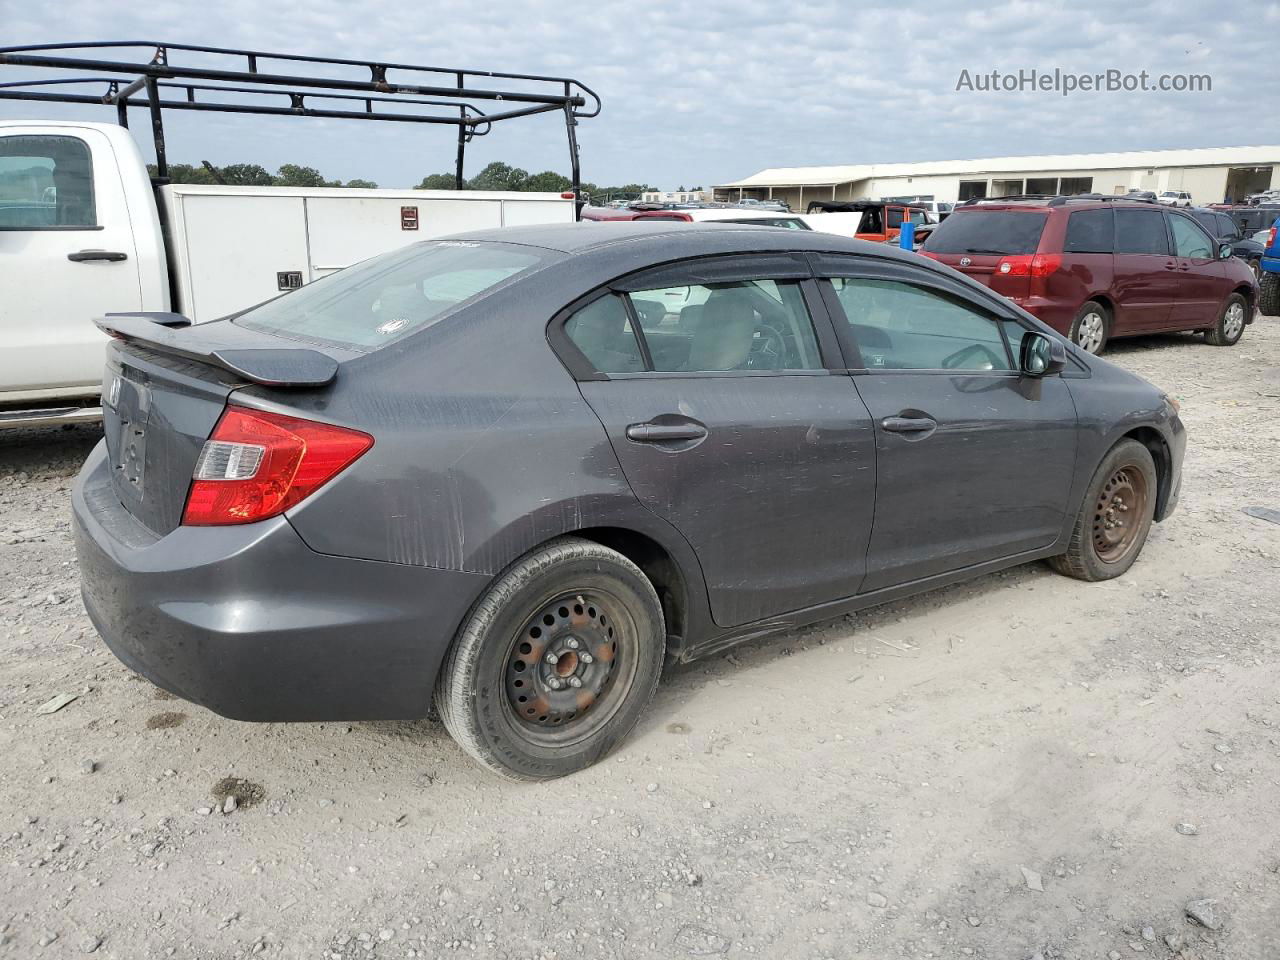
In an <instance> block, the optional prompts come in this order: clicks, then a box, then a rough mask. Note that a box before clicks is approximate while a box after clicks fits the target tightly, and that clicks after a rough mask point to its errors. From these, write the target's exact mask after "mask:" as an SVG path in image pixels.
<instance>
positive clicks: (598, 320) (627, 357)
mask: <svg viewBox="0 0 1280 960" xmlns="http://www.w3.org/2000/svg"><path fill="white" fill-rule="evenodd" d="M564 332H565V333H566V334H567V335H568V337H569V339H570V340H572V341H573V344H574V346H576V347H577V348H578V349H579V350H581V351H582V353H583V355H584V356H585V357H586V358H587V359H588V360H590V361H591V365H592V366H593V367H595V368H596V369H597V370H599V371H600V372H601V373H635V372H637V371H640V370H643V369H644V358H643V357H642V356H641V354H640V343H639V341H637V340H636V334H635V331H634V330H632V329H631V318H630V317H628V316H627V307H626V304H624V303H623V302H622V298H621V297H620V296H617V295H615V294H606V295H605V296H603V297H601V298H600V299H599V300H594V301H592V302H591V303H589V304H587V305H586V306H585V307H583V308H582V309H581V310H579V311H578V312H577V313H575V314H574V315H573V316H571V317H570V318H569V319H568V320H566V321H565V324H564Z"/></svg>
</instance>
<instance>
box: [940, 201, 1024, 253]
mask: <svg viewBox="0 0 1280 960" xmlns="http://www.w3.org/2000/svg"><path fill="white" fill-rule="evenodd" d="M1048 219H1049V215H1048V214H1047V213H1022V212H1020V211H1015V210H957V211H956V212H955V213H953V214H951V216H949V217H947V219H945V220H943V221H942V223H941V224H939V225H938V226H937V227H936V228H935V229H934V231H933V233H931V234H929V239H928V240H926V241H925V242H924V249H925V250H928V251H929V252H930V253H977V254H991V255H992V256H1002V257H1003V256H1009V255H1011V254H1018V253H1035V252H1036V247H1038V246H1039V245H1040V234H1041V233H1042V232H1043V231H1044V224H1045V221H1046V220H1048Z"/></svg>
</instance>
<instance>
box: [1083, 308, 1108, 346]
mask: <svg viewBox="0 0 1280 960" xmlns="http://www.w3.org/2000/svg"><path fill="white" fill-rule="evenodd" d="M1105 329H1106V323H1105V322H1104V321H1103V319H1102V314H1100V313H1086V314H1085V315H1084V316H1083V317H1081V318H1080V325H1079V327H1078V328H1077V330H1076V344H1077V346H1079V347H1080V349H1082V350H1084V351H1085V352H1086V353H1097V352H1098V348H1099V347H1100V346H1102V334H1103V331H1104V330H1105Z"/></svg>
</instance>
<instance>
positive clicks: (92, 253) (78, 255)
mask: <svg viewBox="0 0 1280 960" xmlns="http://www.w3.org/2000/svg"><path fill="white" fill-rule="evenodd" d="M67 259H68V260H70V261H71V262H72V263H88V262H89V261H91V260H106V261H109V262H110V263H119V262H120V261H121V260H128V259H129V255H128V254H127V253H119V252H117V251H115V250H77V251H76V252H75V253H68V254H67Z"/></svg>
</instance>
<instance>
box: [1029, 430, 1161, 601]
mask: <svg viewBox="0 0 1280 960" xmlns="http://www.w3.org/2000/svg"><path fill="white" fill-rule="evenodd" d="M1156 490H1157V486H1156V466H1155V461H1154V460H1152V459H1151V452H1150V451H1149V450H1148V449H1147V448H1146V447H1144V446H1143V445H1142V444H1140V443H1138V441H1136V440H1121V441H1120V442H1119V443H1117V444H1116V445H1115V446H1114V447H1112V448H1111V450H1110V451H1109V452H1108V453H1107V455H1106V456H1105V457H1104V458H1103V459H1102V463H1101V464H1100V465H1099V466H1098V470H1097V472H1096V473H1095V474H1094V475H1093V480H1091V481H1090V483H1089V488H1088V490H1087V491H1086V492H1085V497H1084V504H1083V506H1081V508H1080V512H1079V513H1078V514H1077V515H1076V521H1075V524H1074V526H1073V527H1072V528H1071V542H1070V544H1069V545H1068V547H1067V552H1066V553H1064V554H1062V555H1060V556H1057V557H1050V558H1049V565H1050V566H1052V567H1053V569H1054V570H1056V571H1058V573H1061V574H1065V575H1066V576H1068V577H1075V578H1076V579H1077V580H1110V579H1111V578H1112V577H1118V576H1120V575H1121V574H1122V573H1124V572H1125V571H1126V570H1128V569H1129V568H1130V567H1131V566H1133V562H1134V561H1135V560H1137V559H1138V554H1139V553H1141V552H1142V547H1143V545H1144V544H1145V543H1146V542H1147V534H1148V533H1149V532H1150V530H1151V519H1152V517H1153V516H1154V515H1155V509H1156Z"/></svg>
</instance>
